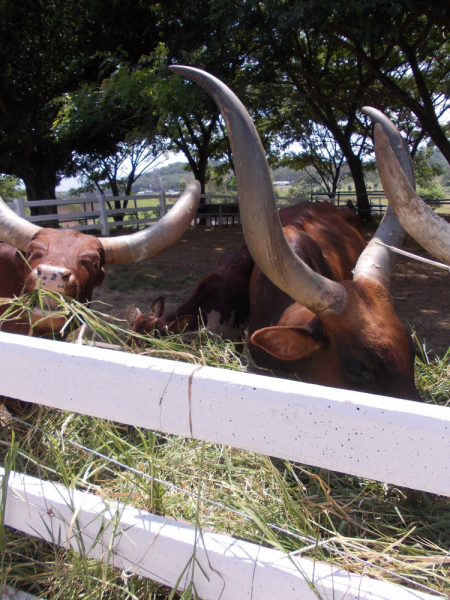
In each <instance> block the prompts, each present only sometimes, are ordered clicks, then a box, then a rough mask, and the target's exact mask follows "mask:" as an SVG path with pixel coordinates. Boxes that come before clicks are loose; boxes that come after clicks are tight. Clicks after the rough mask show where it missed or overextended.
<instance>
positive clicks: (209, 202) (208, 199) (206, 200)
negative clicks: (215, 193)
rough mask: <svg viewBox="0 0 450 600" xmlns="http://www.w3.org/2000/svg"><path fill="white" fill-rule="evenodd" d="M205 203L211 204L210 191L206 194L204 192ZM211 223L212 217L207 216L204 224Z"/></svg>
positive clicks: (208, 225)
mask: <svg viewBox="0 0 450 600" xmlns="http://www.w3.org/2000/svg"><path fill="white" fill-rule="evenodd" d="M205 204H211V193H210V192H206V194H205ZM211 224H212V219H211V217H208V218H207V219H206V226H207V227H211Z"/></svg>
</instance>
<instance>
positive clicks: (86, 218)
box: [11, 192, 298, 236]
mask: <svg viewBox="0 0 450 600" xmlns="http://www.w3.org/2000/svg"><path fill="white" fill-rule="evenodd" d="M177 197H178V194H168V193H166V192H159V193H158V194H138V195H135V196H105V195H103V194H98V195H97V196H95V197H90V198H73V199H70V200H33V201H27V200H23V199H22V198H15V199H14V200H13V201H12V203H11V208H13V210H15V212H16V213H17V214H18V215H19V216H20V217H22V218H24V219H27V220H28V221H30V222H31V223H36V224H40V223H45V222H51V221H55V220H57V221H58V222H59V223H60V224H61V225H66V226H68V227H70V228H72V229H77V230H78V231H91V230H95V229H97V230H98V229H100V231H101V234H102V235H103V236H107V235H109V230H110V229H111V228H112V227H117V226H118V225H125V226H129V225H137V226H138V227H140V226H146V225H148V224H149V223H153V222H155V221H158V220H159V219H160V218H161V217H163V216H164V215H165V214H166V213H167V211H168V210H170V208H172V206H173V204H174V202H175V201H176V199H177ZM202 198H204V199H205V204H206V205H214V204H217V211H216V212H215V213H214V212H211V211H209V212H208V214H205V215H200V217H202V216H204V218H206V219H207V224H208V225H211V219H215V220H216V222H217V223H219V225H220V226H221V225H222V222H223V221H224V220H226V219H227V217H231V216H237V215H232V214H227V213H226V211H222V204H223V203H224V202H225V203H228V204H236V205H237V204H238V198H237V196H236V195H226V194H210V193H207V194H203V195H202ZM283 200H285V201H287V202H295V201H297V202H298V198H294V197H292V198H291V197H289V198H283ZM115 201H120V202H124V201H127V202H128V206H129V208H128V206H127V208H108V203H109V204H110V205H112V204H113V203H114V202H115ZM142 201H148V205H145V204H144V205H142ZM138 202H139V204H138ZM78 205H81V206H82V208H83V210H76V211H67V212H59V211H58V214H57V215H37V216H30V214H29V209H31V208H37V207H51V206H62V207H64V206H65V207H68V206H78ZM152 212H153V213H155V212H157V213H158V214H157V216H156V215H155V216H148V213H152ZM139 213H140V214H143V213H144V214H145V213H147V216H141V217H140V216H139ZM117 215H119V216H121V217H122V219H121V220H119V221H114V216H117ZM128 216H131V217H133V218H126V217H128Z"/></svg>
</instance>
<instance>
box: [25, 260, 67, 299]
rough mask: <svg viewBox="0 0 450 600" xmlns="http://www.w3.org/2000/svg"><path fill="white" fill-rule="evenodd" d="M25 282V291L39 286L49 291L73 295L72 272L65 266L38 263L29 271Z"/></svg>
mask: <svg viewBox="0 0 450 600" xmlns="http://www.w3.org/2000/svg"><path fill="white" fill-rule="evenodd" d="M27 283H28V285H27V291H31V290H32V289H39V288H40V289H43V290H47V291H49V292H57V293H59V294H65V295H66V296H73V287H74V285H73V284H74V277H73V273H72V272H71V271H70V270H69V269H67V268H65V267H55V266H53V265H39V266H38V267H36V268H35V269H33V271H32V272H31V273H30V276H29V277H28V282H27Z"/></svg>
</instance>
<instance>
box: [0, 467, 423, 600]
mask: <svg viewBox="0 0 450 600" xmlns="http://www.w3.org/2000/svg"><path fill="white" fill-rule="evenodd" d="M2 474H3V470H0V476H1V475H2ZM75 514H76V519H75V518H74V515H75ZM5 520H6V524H7V525H9V526H10V527H14V528H15V529H18V530H20V531H23V532H24V533H27V534H28V535H32V536H36V535H39V536H40V537H42V538H43V539H45V540H47V541H50V542H53V543H57V544H59V545H61V546H65V547H67V546H68V544H70V545H71V546H72V548H73V549H74V550H76V551H77V552H80V551H81V549H82V548H83V554H86V555H88V556H90V557H92V558H96V559H99V560H103V561H105V562H108V563H109V564H111V565H114V566H116V567H118V568H119V569H121V570H124V571H127V572H132V573H136V574H138V575H142V576H143V577H147V578H151V579H153V580H155V581H159V582H160V583H164V584H166V585H169V586H171V587H173V586H175V585H176V582H177V580H178V577H179V576H180V575H181V573H182V571H183V569H184V568H185V566H186V565H187V564H188V561H189V560H190V558H191V556H192V554H193V551H194V548H195V547H196V557H197V559H198V561H199V563H200V565H201V567H202V570H203V571H204V573H205V574H206V576H207V577H205V575H204V574H203V573H202V570H201V569H200V568H199V567H198V565H197V566H196V568H195V571H194V576H193V580H194V583H195V586H196V588H197V591H198V593H199V595H200V597H201V598H206V599H208V600H218V599H219V598H220V600H236V599H239V600H246V599H248V600H250V599H252V600H270V599H272V600H278V598H283V600H298V599H300V598H301V599H302V600H317V595H316V594H315V592H314V591H313V590H312V589H311V588H310V583H314V586H315V587H316V589H317V591H318V592H319V594H320V597H321V598H324V599H325V598H327V599H328V598H330V599H331V598H333V600H341V599H342V600H344V599H345V600H356V599H360V600H363V599H370V600H383V599H391V600H392V599H395V600H419V599H420V600H432V599H433V598H434V596H431V595H430V594H425V593H422V592H415V591H412V590H408V589H406V588H403V587H399V586H397V585H393V584H390V583H385V582H382V581H377V580H374V579H369V578H368V577H362V576H359V575H355V574H349V573H347V572H346V571H343V570H341V569H337V568H335V567H332V566H331V565H327V564H324V563H320V562H314V561H312V560H309V559H306V558H297V557H294V558H290V559H289V558H288V557H287V556H286V555H285V554H283V553H282V552H280V551H278V550H272V549H270V548H264V547H260V546H259V545H257V544H251V543H249V542H244V541H242V540H237V539H235V538H233V537H230V536H227V535H223V534H217V533H211V532H208V531H203V532H202V535H201V537H200V536H199V535H198V532H196V530H195V528H194V527H192V526H191V525H187V524H185V523H179V522H177V521H175V520H173V519H169V518H164V517H159V516H156V515H153V514H151V513H148V512H146V511H143V510H139V509H137V508H133V507H131V506H124V505H123V504H116V503H113V504H110V505H108V504H105V502H104V501H103V500H102V499H101V498H100V497H99V496H95V495H94V494H89V493H84V492H79V491H75V490H67V489H66V488H64V487H63V486H61V485H59V484H54V483H51V482H48V481H41V480H39V479H35V478H34V477H28V476H23V475H20V474H15V473H13V474H11V475H10V478H9V489H8V497H7V501H6V514H5ZM103 528H104V530H103V532H102V531H101V530H102V529H103ZM191 573H192V570H191V569H188V570H187V572H186V575H185V576H184V577H183V578H182V580H181V583H180V587H181V589H184V588H185V586H186V585H187V583H188V582H189V580H190V576H191Z"/></svg>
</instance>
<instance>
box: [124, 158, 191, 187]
mask: <svg viewBox="0 0 450 600" xmlns="http://www.w3.org/2000/svg"><path fill="white" fill-rule="evenodd" d="M187 166H188V163H183V162H174V163H171V164H170V165H167V167H161V168H160V169H154V170H153V171H150V172H149V173H145V174H144V175H142V176H141V177H139V179H138V180H137V181H136V183H135V184H134V185H133V191H134V193H136V194H137V193H138V192H142V191H144V190H150V189H152V183H153V182H154V180H155V171H157V174H158V175H159V177H160V178H161V182H162V186H163V188H164V189H165V190H166V191H168V190H178V189H179V187H180V181H185V182H186V183H188V182H189V181H190V180H191V179H192V172H191V170H190V169H189V171H186V170H185V169H184V167H187Z"/></svg>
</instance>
